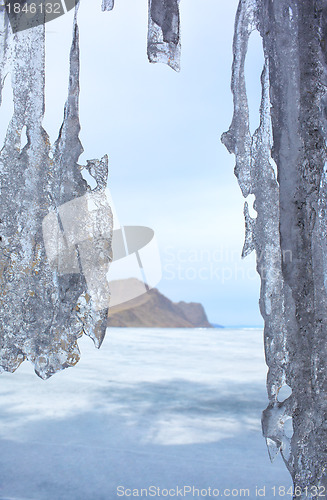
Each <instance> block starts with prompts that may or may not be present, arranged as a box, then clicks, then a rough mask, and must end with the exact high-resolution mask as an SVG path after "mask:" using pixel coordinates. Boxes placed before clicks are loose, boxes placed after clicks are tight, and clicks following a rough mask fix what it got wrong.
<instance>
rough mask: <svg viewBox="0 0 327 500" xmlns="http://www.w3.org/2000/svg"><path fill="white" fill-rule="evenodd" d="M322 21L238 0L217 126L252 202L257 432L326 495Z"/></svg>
mask: <svg viewBox="0 0 327 500" xmlns="http://www.w3.org/2000/svg"><path fill="white" fill-rule="evenodd" d="M326 21H327V3H326V1H319V0H317V1H314V0H306V1H305V2H303V1H301V0H287V1H286V0H278V1H276V0H275V1H274V0H241V1H240V3H239V7H238V11H237V16H236V23H235V35H234V62H233V75H232V92H233V97H234V116H233V120H232V124H231V127H230V129H229V131H228V132H226V133H225V134H223V137H222V141H223V143H224V144H225V145H226V147H227V148H228V150H229V151H230V152H231V153H234V154H235V156H236V167H235V175H236V177H237V179H238V181H239V184H240V187H241V190H242V194H243V196H244V197H245V198H246V197H247V196H248V195H249V194H254V195H255V203H254V208H255V210H256V211H257V214H258V216H257V218H256V219H252V218H251V217H250V215H249V210H248V205H247V202H245V205H244V215H245V225H246V236H245V244H244V249H243V256H246V255H248V254H249V253H250V252H251V251H252V250H255V252H256V256H257V270H258V273H259V274H260V277H261V293H260V310H261V314H262V316H263V318H264V321H265V329H264V340H265V353H266V361H267V365H268V368H269V371H268V377H267V389H268V396H269V405H268V407H267V409H266V410H265V411H264V412H263V418H262V427H263V434H264V436H265V438H266V440H267V445H268V450H269V454H270V457H271V458H272V459H273V458H274V456H275V455H276V454H277V453H278V452H281V454H282V456H283V459H284V461H285V463H286V466H287V467H288V469H289V471H290V473H291V475H292V477H293V481H294V487H295V489H294V492H295V493H294V498H306V499H308V498H309V499H316V498H327V491H326V488H327V480H326V462H327V454H326V451H327V439H326V438H327V419H326V409H327V398H326V392H327V387H326V378H327V373H326V359H327V357H326V354H327V352H326V351H327V348H326V329H327V322H326V320H327V308H326V306H327V304H326V299H327V295H326V286H327V280H326V276H327V274H326V271H327V268H326V256H327V254H326V250H327V248H326V234H327V233H326V230H327V222H326V220H327V219H326V215H327V207H326V202H327V198H326V168H325V161H326V102H327V101H326V99H327V98H326V83H327V80H326V62H327V61H326V58H327V52H326V48H327V47H326V34H327V24H326ZM253 30H258V31H259V32H260V34H261V37H262V43H263V49H264V54H265V65H264V68H263V72H262V79H261V83H262V101H261V108H260V117H261V119H260V126H259V128H258V129H257V130H256V131H255V133H254V134H253V135H252V136H251V134H250V130H249V110H248V101H247V95H246V85H245V77H244V64H245V59H246V53H247V47H248V40H249V37H250V35H251V33H252V31H253ZM272 158H273V160H274V161H275V163H276V165H277V172H278V174H277V178H276V176H275V173H274V169H273V168H272ZM286 389H288V392H287V391H286Z"/></svg>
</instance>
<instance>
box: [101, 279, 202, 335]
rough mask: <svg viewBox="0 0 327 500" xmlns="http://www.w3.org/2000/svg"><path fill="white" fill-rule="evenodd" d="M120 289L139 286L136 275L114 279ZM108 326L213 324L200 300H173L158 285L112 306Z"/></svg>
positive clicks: (169, 326)
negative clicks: (125, 278) (118, 279)
mask: <svg viewBox="0 0 327 500" xmlns="http://www.w3.org/2000/svg"><path fill="white" fill-rule="evenodd" d="M111 285H112V286H113V287H114V288H115V298H116V300H117V293H118V292H117V290H118V291H119V290H123V289H125V287H126V286H127V287H128V289H129V290H133V289H135V290H139V289H140V281H139V280H137V279H136V278H130V279H128V280H120V281H115V282H111ZM108 326H112V327H153V328H201V327H202V328H211V327H212V325H211V324H210V323H209V321H208V318H207V315H206V313H205V311H204V308H203V306H202V305H201V304H198V303H196V302H190V303H187V302H172V301H171V300H169V299H168V298H167V297H165V296H164V295H162V293H160V292H159V291H158V290H157V289H156V288H152V289H151V290H149V291H148V292H147V293H145V294H143V295H141V296H140V297H137V298H135V299H132V300H129V301H128V302H125V303H122V304H119V305H115V306H113V307H110V308H109V317H108Z"/></svg>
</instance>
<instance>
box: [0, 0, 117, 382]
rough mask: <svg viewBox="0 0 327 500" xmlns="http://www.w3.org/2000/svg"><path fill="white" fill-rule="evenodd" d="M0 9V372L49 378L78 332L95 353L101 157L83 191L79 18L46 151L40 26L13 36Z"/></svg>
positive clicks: (101, 326)
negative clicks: (4, 90) (2, 110)
mask: <svg viewBox="0 0 327 500" xmlns="http://www.w3.org/2000/svg"><path fill="white" fill-rule="evenodd" d="M0 9H1V11H0V14H1V31H0V37H1V38H0V56H1V60H0V72H1V86H3V83H4V79H5V78H6V77H9V73H10V75H11V82H12V89H13V100H14V113H13V116H12V118H11V120H10V123H9V126H8V129H7V134H6V137H5V143H4V147H3V149H2V150H1V153H0V176H1V186H0V206H1V214H0V236H1V241H0V318H1V337H0V346H1V349H0V367H1V369H2V370H7V371H14V370H15V369H16V368H17V367H18V366H19V365H20V363H21V362H22V361H24V359H28V360H29V361H30V362H31V363H33V365H34V367H35V371H36V373H37V374H38V375H39V376H40V377H42V378H48V377H49V376H51V375H52V374H53V373H55V372H57V371H58V370H61V369H63V368H66V367H69V366H73V365H75V364H76V362H77V361H78V359H79V349H78V345H77V339H78V338H79V337H80V336H81V335H82V334H83V333H85V334H87V335H89V336H90V337H91V338H92V339H93V340H94V342H95V345H96V346H97V347H99V346H100V344H101V342H102V340H103V337H104V334H105V330H106V326H107V313H108V305H109V290H108V287H107V286H106V283H99V286H97V287H95V284H94V280H96V279H102V280H103V279H104V278H103V277H105V275H106V272H107V271H108V267H109V263H110V260H111V233H112V216H111V210H110V207H109V205H108V203H107V201H106V199H105V196H104V195H103V194H101V189H102V190H104V188H105V186H106V183H107V175H108V165H107V157H104V158H103V159H102V160H100V161H99V160H92V161H89V162H88V164H87V166H86V167H85V168H87V169H90V168H92V169H93V173H94V174H95V175H94V177H95V178H96V180H97V186H96V187H95V188H94V190H93V191H91V190H90V188H89V187H88V185H87V183H86V182H85V180H84V179H83V177H82V175H81V170H82V169H83V167H82V166H80V165H78V158H79V156H80V154H81V153H82V151H83V148H82V145H81V143H80V140H79V131H80V124H79V111H78V100H79V33H78V25H77V10H78V9H77V8H76V11H75V18H74V27H73V40H72V46H71V52H70V75H69V89H68V98H67V101H66V105H65V109H64V119H63V123H62V126H61V129H60V133H59V136H58V139H57V141H56V142H55V144H54V145H53V146H52V147H51V145H50V142H49V137H48V135H47V133H46V131H45V130H44V129H43V128H42V120H43V115H44V75H45V73H44V71H45V69H44V56H45V36H44V34H45V28H44V25H42V24H41V25H39V26H35V27H33V28H30V29H27V30H24V31H18V32H16V33H13V32H12V30H11V27H10V24H9V21H8V17H7V16H6V13H5V10H4V6H3V3H2V5H1V7H0ZM23 130H26V136H27V144H26V145H25V146H23V147H22V146H21V134H22V131H23ZM51 224H52V225H51ZM49 228H50V230H49ZM82 228H83V230H82ZM47 230H48V232H47ZM51 257H52V258H51ZM97 294H98V295H99V294H100V295H101V296H100V297H99V296H98V295H97Z"/></svg>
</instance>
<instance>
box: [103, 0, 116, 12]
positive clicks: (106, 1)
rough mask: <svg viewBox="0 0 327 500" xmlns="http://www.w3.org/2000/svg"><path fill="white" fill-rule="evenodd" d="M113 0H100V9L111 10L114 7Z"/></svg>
mask: <svg viewBox="0 0 327 500" xmlns="http://www.w3.org/2000/svg"><path fill="white" fill-rule="evenodd" d="M114 4H115V2H114V0H102V6H101V8H102V10H103V11H105V10H112V9H113V8H114Z"/></svg>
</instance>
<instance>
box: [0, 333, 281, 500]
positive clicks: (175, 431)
mask: <svg viewBox="0 0 327 500" xmlns="http://www.w3.org/2000/svg"><path fill="white" fill-rule="evenodd" d="M79 344H80V347H81V351H82V359H81V361H80V362H79V363H78V364H77V366H76V367H74V368H70V369H68V370H64V371H63V372H60V373H57V374H56V375H54V376H53V377H52V378H51V379H49V380H47V381H43V380H41V379H39V378H38V377H37V376H36V375H35V374H34V372H33V369H32V367H31V365H29V364H28V363H24V364H23V365H22V366H21V367H20V368H19V369H18V370H17V371H16V373H14V374H8V373H6V374H2V375H1V377H0V398H1V407H0V446H1V454H0V500H4V499H9V498H11V499H16V500H17V499H20V500H23V499H24V500H41V499H42V500H43V499H44V500H68V499H69V500H111V499H114V498H119V497H118V496H117V487H118V486H124V487H125V488H131V489H133V488H134V489H141V488H149V487H150V486H151V485H153V486H156V487H160V488H168V489H169V488H176V487H177V486H179V487H183V486H184V485H191V486H193V485H194V486H195V487H196V488H200V490H201V489H205V488H208V487H211V488H212V489H213V488H219V489H220V491H221V492H222V491H223V489H224V488H234V489H238V488H246V489H247V488H248V489H249V490H250V496H248V497H247V498H257V496H256V493H255V488H256V487H260V488H262V487H264V486H265V487H266V491H265V498H266V499H273V498H276V497H277V498H279V496H278V495H276V496H274V495H273V490H272V487H273V486H276V487H277V490H278V487H279V486H286V487H290V485H291V480H290V477H289V475H288V473H287V471H286V468H285V466H284V465H283V463H282V460H281V459H280V457H277V459H276V461H275V462H274V463H273V464H271V463H270V461H269V458H268V453H267V450H266V445H265V441H264V439H263V437H262V435H261V424H260V418H261V411H262V410H263V409H264V408H265V407H266V405H267V398H266V388H265V377H266V366H265V363H264V354H263V345H262V344H263V340H262V332H261V331H260V330H256V329H252V330H251V329H248V330H225V329H224V330H219V329H215V330H213V329H212V330H209V329H192V330H191V329H190V330H189V329H176V330H175V329H173V330H172V329H170V330H168V329H119V328H117V329H111V330H110V331H108V332H107V336H106V338H105V341H104V344H103V346H102V347H101V349H100V350H99V351H98V350H96V349H94V347H93V345H92V342H91V341H90V339H88V338H83V339H81V340H80V341H79ZM120 491H122V490H120ZM171 493H172V494H171V495H170V496H169V495H168V498H172V497H173V492H171ZM143 495H145V493H143ZM186 497H188V498H190V497H197V495H196V494H195V495H193V494H188V495H187V496H186ZM122 498H126V497H122ZM156 498H167V496H165V492H163V495H159V496H156ZM288 498H290V496H288Z"/></svg>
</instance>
